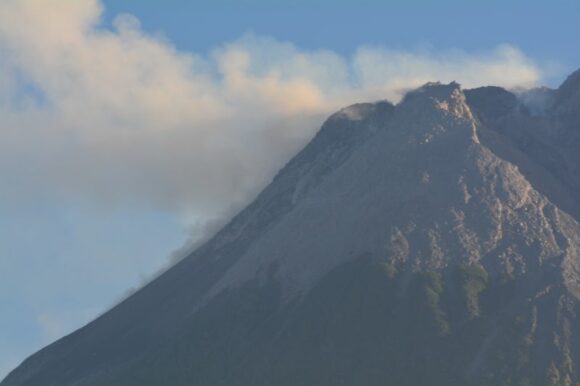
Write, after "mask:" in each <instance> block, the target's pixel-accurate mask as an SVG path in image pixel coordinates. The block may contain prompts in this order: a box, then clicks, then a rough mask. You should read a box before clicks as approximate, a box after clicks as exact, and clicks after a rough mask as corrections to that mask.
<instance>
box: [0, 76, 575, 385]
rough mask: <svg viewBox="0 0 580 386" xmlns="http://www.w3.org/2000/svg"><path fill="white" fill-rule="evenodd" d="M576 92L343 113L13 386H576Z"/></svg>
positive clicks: (442, 100)
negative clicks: (176, 257) (246, 200)
mask: <svg viewBox="0 0 580 386" xmlns="http://www.w3.org/2000/svg"><path fill="white" fill-rule="evenodd" d="M540 94H541V98H540V97H539V95H540ZM579 95H580V73H578V72H577V73H575V74H573V75H572V76H571V77H570V78H569V79H568V80H567V81H566V82H565V83H564V84H563V85H562V86H561V87H560V88H559V89H558V90H547V89H544V90H536V91H534V92H530V93H529V94H527V95H522V96H516V95H514V94H512V93H509V92H507V91H505V90H503V89H500V88H495V87H486V88H481V89H475V90H467V91H465V92H464V91H463V90H462V89H461V87H460V86H459V85H458V84H455V83H452V84H449V85H442V84H438V83H431V84H427V85H425V86H423V87H421V88H420V89H418V90H415V91H413V92H410V93H409V94H408V95H407V96H406V97H405V98H404V100H403V101H402V102H401V103H399V104H398V105H397V106H393V105H391V104H389V103H387V102H379V103H368V104H359V105H354V106H351V107H348V108H345V109H343V110H341V111H339V112H338V113H336V114H334V115H333V116H331V117H330V118H329V119H328V120H327V122H326V123H325V124H324V125H323V127H322V128H321V130H320V132H319V133H318V134H317V136H316V137H315V138H314V139H313V140H312V142H311V143H310V144H308V145H307V146H306V147H305V148H304V149H303V150H302V151H301V152H300V153H299V154H298V155H297V156H296V157H295V158H294V159H292V160H291V161H290V162H289V163H288V164H287V165H286V166H285V167H284V168H283V169H282V170H281V171H280V172H279V174H278V175H277V176H276V177H275V178H274V180H273V181H272V183H271V184H270V185H269V186H268V187H267V188H266V189H265V190H264V191H263V192H262V193H261V194H260V195H259V196H258V197H257V199H256V200H255V201H254V202H253V203H252V204H251V205H249V206H248V207H247V208H246V209H245V210H244V211H242V212H241V213H240V214H239V215H238V216H236V217H235V218H234V219H233V220H232V221H231V222H230V224H228V225H227V226H226V227H225V228H224V229H222V230H221V231H220V232H219V233H218V234H217V235H216V236H215V237H214V238H212V239H211V240H210V241H209V242H207V243H206V244H205V245H203V246H202V247H201V248H199V249H198V250H196V251H195V252H194V253H192V254H191V255H190V256H188V257H187V258H186V259H184V260H183V261H181V262H180V263H178V264H177V265H176V266H174V267H173V268H171V269H170V270H169V271H167V272H166V273H165V274H164V275H162V276H161V277H159V278H158V279H156V280H155V281H153V282H152V283H150V284H149V285H147V286H146V287H145V288H143V289H142V290H140V291H139V292H138V293H136V294H135V295H133V296H132V297H130V298H129V299H127V300H126V301H124V302H123V303H121V304H120V305H118V306H117V307H115V308H114V309H112V310H111V311H109V312H108V313H106V314H105V315H103V316H102V317H100V318H98V319H97V320H95V321H94V322H92V323H90V324H89V325H87V326H85V327H84V328H82V329H80V330H78V331H76V332H75V333H73V334H71V335H69V336H67V337H65V338H63V339H61V340H60V341H58V342H56V343H54V344H52V345H50V346H48V347H47V348H45V349H43V350H41V351H40V352H38V353H36V354H34V355H33V356H31V357H30V358H29V359H27V360H26V361H25V362H24V363H23V364H22V365H21V366H20V367H18V368H17V369H16V370H14V371H13V372H12V373H11V374H10V375H9V376H8V377H7V378H6V379H5V380H4V381H3V382H2V383H0V385H2V386H36V385H38V386H53V385H54V386H67V385H78V386H81V385H82V386H93V385H95V386H96V385H99V386H106V385H119V386H121V385H122V386H130V385H140V386H146V385H160V384H163V385H173V386H179V385H184V386H185V385H203V386H212V385H223V386H237V385H240V386H241V385H243V386H250V385H264V386H266V385H268V386H273V385H276V386H285V385H288V386H290V385H293V386H295V385H305V386H306V385H312V386H319V385H320V386H322V385H352V386H360V385H367V386H372V385H386V386H388V385H393V386H395V385H396V386H401V385H409V386H411V385H413V386H421V385H425V386H428V385H449V384H463V385H490V386H491V385H538V386H540V385H576V384H580V374H579V373H578V371H579V369H578V366H579V365H578V364H580V339H578V337H579V336H580V320H579V319H578V318H577V316H576V313H577V311H578V310H577V309H578V306H579V305H580V303H579V299H580V223H579V220H580V201H579V197H580V156H579V154H580V141H578V139H579V138H580V135H579V133H580V118H579V115H578V112H580V97H579Z"/></svg>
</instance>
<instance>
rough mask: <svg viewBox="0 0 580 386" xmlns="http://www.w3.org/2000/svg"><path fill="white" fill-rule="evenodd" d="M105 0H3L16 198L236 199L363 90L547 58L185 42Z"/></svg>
mask: <svg viewBox="0 0 580 386" xmlns="http://www.w3.org/2000/svg"><path fill="white" fill-rule="evenodd" d="M102 7H103V6H102V4H101V3H100V2H99V1H98V0H74V1H73V0H3V1H1V2H0V116H1V117H2V119H1V120H0V179H1V180H2V181H3V188H2V192H1V193H0V195H2V196H4V197H2V198H3V199H4V200H11V201H12V202H15V203H25V202H26V200H34V199H36V198H37V196H38V195H42V196H43V197H45V198H46V197H52V198H53V199H57V200H73V201H80V202H86V203H90V204H91V205H92V204H96V205H105V206H117V205H137V206H145V207H149V208H155V209H156V210H166V211H171V212H174V213H176V214H178V215H180V216H184V218H198V219H200V218H201V219H204V218H205V219H210V218H215V217H219V216H223V215H227V214H230V213H231V212H232V211H234V210H236V209H238V208H239V207H240V206H241V205H242V204H244V203H246V202H247V201H248V200H249V199H251V198H252V197H253V196H254V195H255V194H256V193H257V192H258V190H259V189H261V187H263V186H264V185H265V184H266V183H267V182H268V180H269V179H270V178H271V177H272V175H273V173H275V172H276V170H278V169H279V168H280V167H281V166H282V165H283V164H284V163H285V162H286V161H287V160H288V159H289V158H290V157H291V156H292V155H293V154H294V153H296V152H297V151H298V150H299V149H300V147H301V146H303V145H304V144H305V143H306V142H307V141H308V140H309V139H310V138H311V137H312V136H313V135H314V133H315V132H316V130H317V129H318V127H319V126H320V124H321V123H322V121H323V119H324V118H325V117H326V116H327V115H328V114H330V113H332V112H333V111H335V110H337V109H338V108H340V107H343V106H345V105H348V104H350V103H354V102H360V101H372V100H378V99H389V100H391V101H397V100H399V99H400V97H401V95H402V93H404V92H405V90H408V89H409V88H413V87H416V86H419V85H421V84H423V83H425V82H427V81H431V80H440V81H443V82H448V81H451V80H457V81H458V82H460V83H462V84H463V86H464V87H474V86H479V85H487V84H495V85H501V86H504V87H508V88H511V87H528V86H532V85H535V84H536V83H537V82H538V81H539V80H540V78H541V73H540V70H539V69H538V67H537V66H536V65H535V64H534V63H533V62H532V61H531V60H530V59H529V58H527V57H526V56H525V55H524V54H523V53H522V52H520V51H519V50H517V49H516V48H514V47H511V46H509V45H505V46H500V47H497V48H495V49H492V50H490V51H488V52H477V53H467V52H463V51H448V52H444V53H433V52H422V51H416V52H400V51H393V50H389V49H387V48H384V47H376V46H365V47H359V48H358V49H357V50H356V51H355V52H354V53H353V54H352V55H351V56H350V57H344V56H341V55H339V54H337V53H334V52H332V51H328V50H323V49H320V50H304V49H300V48H299V47H296V46H295V45H293V44H291V43H288V42H281V41H278V40H276V39H273V38H270V37H264V36H256V35H252V34H247V35H244V36H243V37H241V38H240V39H238V40H236V41H233V42H229V43H225V44H223V45H221V46H219V47H215V49H213V50H211V51H210V52H207V53H195V52H180V51H178V50H177V49H176V48H175V47H174V46H172V44H171V42H169V41H167V40H166V39H165V38H163V37H160V36H158V35H153V34H149V33H147V32H145V31H143V29H142V28H141V27H140V24H139V20H137V19H136V18H135V17H133V16H130V15H120V16H118V17H117V18H116V19H115V21H114V23H113V27H112V28H106V27H105V26H104V25H103V22H102V12H103V9H102Z"/></svg>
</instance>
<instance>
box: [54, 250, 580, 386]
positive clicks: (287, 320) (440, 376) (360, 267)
mask: <svg viewBox="0 0 580 386" xmlns="http://www.w3.org/2000/svg"><path fill="white" fill-rule="evenodd" d="M521 285H524V283H523V282H516V281H515V280H509V279H506V280H503V281H501V282H500V283H499V284H497V285H494V286H489V285H488V278H487V273H486V271H485V270H484V269H483V268H482V267H480V266H464V267H461V268H457V269H450V270H448V271H445V272H435V271H433V272H428V273H411V272H396V270H394V269H393V268H392V267H391V266H389V265H387V264H385V263H377V262H374V261H373V260H372V259H370V258H361V259H358V260H355V261H353V262H350V263H347V264H345V265H342V266H340V267H338V268H336V269H334V270H333V271H332V272H331V273H330V274H328V275H327V276H326V277H325V278H324V279H323V280H322V281H320V283H319V284H318V285H317V286H316V287H315V288H314V289H313V290H312V291H311V292H310V293H309V294H307V295H306V296H304V297H302V298H301V299H300V300H296V301H293V302H292V303H290V304H287V305H285V306H281V304H283V303H281V301H280V300H281V299H280V296H281V295H282V294H281V292H280V291H279V288H278V287H277V285H276V284H275V281H270V282H266V283H263V284H262V285H260V284H258V283H257V282H253V283H248V284H246V285H245V286H244V287H243V288H242V289H240V290H238V291H229V292H228V291H227V292H224V293H222V295H220V296H218V297H217V298H216V299H215V300H214V301H212V302H211V303H209V304H207V305H206V306H205V307H204V308H203V309H202V310H200V311H199V313H198V314H197V316H196V317H195V318H193V319H192V320H190V321H189V322H188V323H191V325H190V326H189V328H188V329H187V333H184V334H183V335H181V336H178V337H176V338H177V339H175V341H172V344H171V345H168V346H164V347H162V348H161V350H160V351H159V348H158V349H156V350H155V351H154V352H152V353H153V354H152V355H150V356H145V357H144V358H142V359H141V360H140V361H139V362H138V363H136V364H135V366H134V367H131V366H130V367H129V368H127V369H125V371H123V375H122V376H121V377H118V378H116V379H115V381H111V383H105V384H101V385H103V386H105V385H111V386H112V385H115V386H154V385H155V386H156V385H172V386H197V385H199V386H214V385H215V386H217V385H220V386H226V385H227V386H238V385H239V386H248V385H256V386H269V385H277V386H296V385H309V386H326V385H328V386H331V385H332V386H337V385H366V386H374V385H377V386H378V385H397V386H407V385H408V386H422V385H425V386H438V385H441V386H443V385H445V386H448V385H473V386H497V385H505V386H508V385H510V386H511V385H513V386H524V385H526V386H528V385H529V386H545V385H558V386H559V385H562V386H564V385H570V383H568V382H567V381H566V380H565V379H561V377H560V375H559V374H560V371H561V369H562V368H563V367H565V366H569V365H570V363H569V362H570V361H577V360H578V358H576V357H574V358H572V357H568V358H561V361H559V362H557V363H555V362H552V361H548V362H542V360H541V357H542V356H544V353H543V352H542V351H543V350H550V349H552V350H555V349H556V347H553V348H552V347H551V346H552V345H556V344H557V342H536V336H535V335H536V333H537V330H538V329H541V328H547V327H548V326H549V325H551V324H552V323H553V321H552V320H540V319H538V312H537V308H538V307H541V304H536V303H534V302H531V301H530V302H527V303H525V306H524V307H520V308H514V304H516V303H517V304H520V303H521V302H519V301H518V300H517V299H516V298H515V294H516V292H517V291H516V287H518V286H521ZM552 316H554V317H555V316H556V315H555V314H554V315H552ZM498 325H500V326H501V328H500V329H499V330H498V328H497V326H498ZM537 343H540V344H539V345H538V344H537ZM532 360H533V361H534V363H537V364H541V365H540V366H529V365H530V363H531V361H532ZM531 380H534V381H533V382H532V381H531ZM87 384H90V382H88V383H87ZM46 386H50V385H46Z"/></svg>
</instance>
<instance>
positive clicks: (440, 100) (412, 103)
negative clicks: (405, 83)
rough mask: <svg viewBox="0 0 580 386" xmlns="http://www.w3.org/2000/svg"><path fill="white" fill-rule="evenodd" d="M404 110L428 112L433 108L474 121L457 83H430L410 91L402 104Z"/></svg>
mask: <svg viewBox="0 0 580 386" xmlns="http://www.w3.org/2000/svg"><path fill="white" fill-rule="evenodd" d="M400 106H401V108H402V109H410V110H411V111H410V112H411V113H413V111H414V112H415V113H417V112H420V111H422V112H426V111H428V110H430V109H432V108H435V109H436V110H439V111H440V112H444V113H445V114H448V115H452V116H455V117H457V118H466V119H469V120H471V119H473V116H472V114H471V111H470V109H469V107H468V105H467V103H466V98H465V94H464V93H463V90H462V89H461V85H460V84H459V83H457V82H451V83H449V84H442V83H440V82H429V83H426V84H425V85H423V86H422V87H420V88H418V89H417V90H414V91H410V92H409V93H407V94H406V95H405V97H404V98H403V100H402V102H401V103H400Z"/></svg>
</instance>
